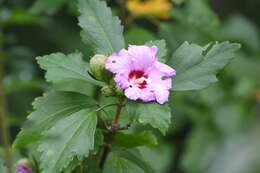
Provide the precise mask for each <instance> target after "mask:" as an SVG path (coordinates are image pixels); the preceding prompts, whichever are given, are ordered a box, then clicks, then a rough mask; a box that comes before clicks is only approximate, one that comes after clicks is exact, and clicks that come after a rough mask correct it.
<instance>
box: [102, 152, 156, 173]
mask: <svg viewBox="0 0 260 173" xmlns="http://www.w3.org/2000/svg"><path fill="white" fill-rule="evenodd" d="M110 172H113V173H133V172H134V173H155V170H154V169H153V168H152V167H151V166H150V165H149V164H148V163H147V162H146V161H144V160H143V159H142V155H141V154H140V153H139V151H138V150H137V149H131V150H120V151H113V152H111V153H110V155H109V157H108V160H107V161H106V163H105V169H104V173H110Z"/></svg>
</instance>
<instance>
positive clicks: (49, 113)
mask: <svg viewBox="0 0 260 173" xmlns="http://www.w3.org/2000/svg"><path fill="white" fill-rule="evenodd" d="M33 108H34V111H33V112H32V113H31V114H30V115H29V116H28V121H27V122H26V123H25V125H24V126H23V128H22V130H21V132H20V133H19V134H18V136H17V137H16V140H15V142H14V146H15V147H18V148H19V147H25V146H27V145H28V144H31V143H36V142H37V141H39V140H40V139H42V132H43V131H44V130H46V129H49V128H50V127H52V126H53V125H54V124H55V123H56V122H57V121H59V120H60V119H63V118H65V117H68V116H70V115H72V114H74V113H76V112H78V111H80V110H81V109H85V108H88V109H94V108H96V103H95V101H94V100H93V99H91V98H90V97H88V96H85V95H82V94H78V93H72V92H51V93H48V94H45V95H44V96H43V97H39V98H37V99H36V100H35V101H34V102H33Z"/></svg>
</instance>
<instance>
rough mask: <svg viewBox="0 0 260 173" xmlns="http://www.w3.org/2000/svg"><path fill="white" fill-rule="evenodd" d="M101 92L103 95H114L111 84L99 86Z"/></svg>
mask: <svg viewBox="0 0 260 173" xmlns="http://www.w3.org/2000/svg"><path fill="white" fill-rule="evenodd" d="M101 93H102V95H103V96H105V97H111V96H115V94H116V93H115V88H114V86H111V85H108V86H104V87H103V88H101Z"/></svg>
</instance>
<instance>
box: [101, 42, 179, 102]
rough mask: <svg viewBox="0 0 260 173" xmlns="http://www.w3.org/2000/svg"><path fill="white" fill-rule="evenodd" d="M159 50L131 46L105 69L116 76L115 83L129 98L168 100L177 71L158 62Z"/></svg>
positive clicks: (107, 63)
mask: <svg viewBox="0 0 260 173" xmlns="http://www.w3.org/2000/svg"><path fill="white" fill-rule="evenodd" d="M157 51H158V48H157V47H156V46H151V47H148V46H134V45H131V46H129V48H128V50H125V49H122V50H120V51H119V53H114V54H112V55H111V56H110V57H109V58H108V59H107V61H106V65H105V67H106V69H107V70H109V71H111V72H112V73H115V74H116V75H115V78H114V80H115V82H116V83H117V85H118V86H119V87H121V88H122V89H124V93H125V96H126V97H127V98H129V99H131V100H138V99H139V100H142V101H143V102H149V101H157V102H158V103H160V104H164V103H165V102H167V101H168V97H169V89H170V88H171V87H172V76H174V75H176V71H175V70H174V69H172V68H171V67H170V66H168V65H166V64H163V63H161V62H159V61H158V58H157V57H156V53H157Z"/></svg>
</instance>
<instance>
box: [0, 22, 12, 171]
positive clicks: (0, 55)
mask: <svg viewBox="0 0 260 173" xmlns="http://www.w3.org/2000/svg"><path fill="white" fill-rule="evenodd" d="M2 46H3V34H2V25H1V23H0V63H1V64H0V127H1V130H0V133H1V137H2V141H3V145H4V158H5V164H6V167H7V173H12V172H13V171H12V151H11V146H10V135H9V126H8V120H7V117H6V116H7V115H6V107H7V102H6V96H5V89H4V82H3V79H4V66H3V63H2V61H4V52H3V47H2Z"/></svg>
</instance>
